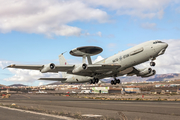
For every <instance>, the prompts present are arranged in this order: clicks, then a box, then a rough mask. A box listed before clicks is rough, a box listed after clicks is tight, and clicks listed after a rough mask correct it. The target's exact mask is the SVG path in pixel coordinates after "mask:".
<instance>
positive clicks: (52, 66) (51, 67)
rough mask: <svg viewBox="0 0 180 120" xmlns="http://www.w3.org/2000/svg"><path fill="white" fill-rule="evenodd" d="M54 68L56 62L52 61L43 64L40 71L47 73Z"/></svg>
mask: <svg viewBox="0 0 180 120" xmlns="http://www.w3.org/2000/svg"><path fill="white" fill-rule="evenodd" d="M53 69H55V64H54V63H50V64H46V65H43V67H42V69H41V70H40V72H41V73H46V72H49V71H51V70H53Z"/></svg>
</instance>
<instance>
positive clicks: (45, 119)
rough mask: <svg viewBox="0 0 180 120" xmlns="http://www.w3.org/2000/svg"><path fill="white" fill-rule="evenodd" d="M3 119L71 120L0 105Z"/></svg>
mask: <svg viewBox="0 0 180 120" xmlns="http://www.w3.org/2000/svg"><path fill="white" fill-rule="evenodd" d="M0 113H1V114H0V119H1V120H69V119H68V118H63V117H59V116H55V115H49V114H43V113H37V112H31V111H25V110H19V109H14V108H8V107H1V106H0Z"/></svg>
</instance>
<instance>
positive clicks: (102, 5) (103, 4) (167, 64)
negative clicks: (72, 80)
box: [0, 0, 180, 86]
mask: <svg viewBox="0 0 180 120" xmlns="http://www.w3.org/2000/svg"><path fill="white" fill-rule="evenodd" d="M0 3H1V4H0V42H1V44H0V68H1V69H0V84H4V85H11V84H17V83H18V84H19V83H21V84H25V85H29V86H33V85H42V84H47V83H49V82H48V81H38V80H37V79H38V78H40V77H61V73H60V72H59V73H56V74H51V73H45V74H42V73H40V72H39V71H34V70H22V69H9V68H6V69H3V68H4V67H6V66H7V65H10V64H35V65H43V64H48V63H55V64H59V61H58V55H59V54H61V53H63V52H66V51H67V52H66V53H65V54H64V56H65V58H66V59H67V61H68V63H69V64H76V63H81V62H82V58H80V57H74V56H71V55H70V54H69V51H70V50H72V49H74V48H77V47H81V46H99V47H101V48H103V52H102V53H100V54H99V55H96V56H93V57H92V59H93V61H94V60H97V59H102V58H107V57H109V56H112V55H114V54H116V53H118V52H120V51H123V50H126V49H128V48H131V47H133V46H135V45H138V44H140V43H142V42H146V41H149V40H161V41H164V42H167V43H168V44H169V47H168V49H167V50H166V53H165V54H164V55H162V56H160V57H158V58H157V59H156V61H155V62H156V64H157V65H156V66H155V67H154V69H155V70H156V71H157V74H167V73H179V72H180V54H179V53H180V0H111V1H110V0H98V1H97V0H38V1H37V0H8V1H4V0H0ZM140 67H149V62H147V63H144V64H142V65H141V66H140Z"/></svg>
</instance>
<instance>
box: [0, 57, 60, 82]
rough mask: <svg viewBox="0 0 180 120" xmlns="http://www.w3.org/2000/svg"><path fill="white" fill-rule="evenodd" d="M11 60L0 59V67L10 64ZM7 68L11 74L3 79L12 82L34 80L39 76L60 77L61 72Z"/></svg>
mask: <svg viewBox="0 0 180 120" xmlns="http://www.w3.org/2000/svg"><path fill="white" fill-rule="evenodd" d="M12 63H13V62H12V61H6V60H0V68H2V69H3V68H5V67H6V66H8V65H10V64H12ZM6 69H7V70H9V71H10V72H11V73H12V74H13V76H12V77H9V78H5V79H4V80H5V81H12V82H20V83H22V82H23V83H25V82H29V83H32V82H35V81H37V80H38V79H39V78H40V77H62V76H61V73H45V74H42V73H41V72H40V71H38V70H24V69H14V68H6Z"/></svg>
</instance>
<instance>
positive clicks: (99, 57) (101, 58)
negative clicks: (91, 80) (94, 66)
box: [93, 56, 104, 63]
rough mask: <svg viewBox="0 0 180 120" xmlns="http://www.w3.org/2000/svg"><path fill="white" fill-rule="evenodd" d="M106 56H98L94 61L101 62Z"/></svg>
mask: <svg viewBox="0 0 180 120" xmlns="http://www.w3.org/2000/svg"><path fill="white" fill-rule="evenodd" d="M103 59H104V58H103V57H102V56H98V57H97V58H96V59H95V60H94V61H93V63H96V62H99V61H101V60H103Z"/></svg>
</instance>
